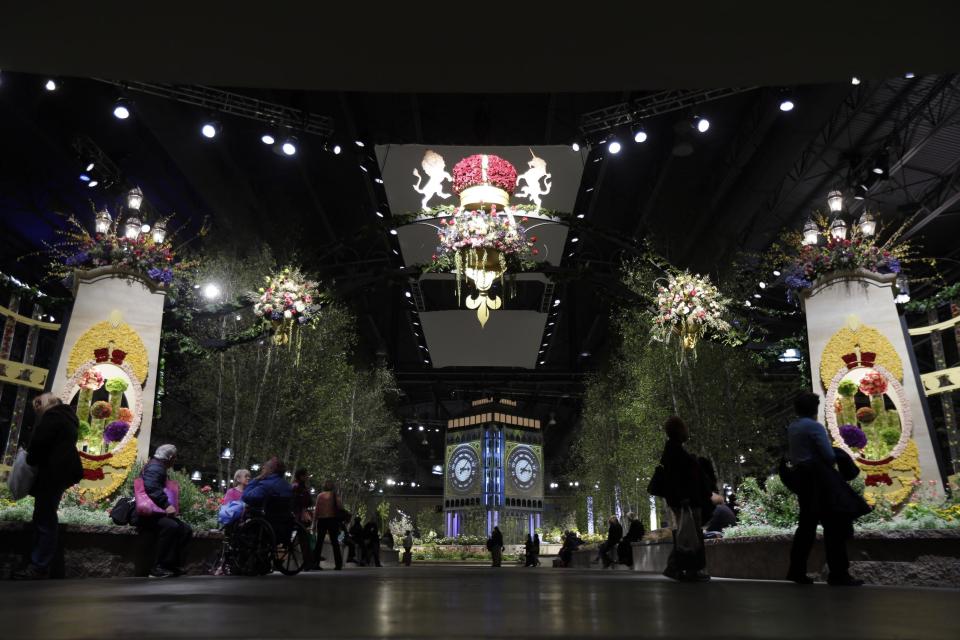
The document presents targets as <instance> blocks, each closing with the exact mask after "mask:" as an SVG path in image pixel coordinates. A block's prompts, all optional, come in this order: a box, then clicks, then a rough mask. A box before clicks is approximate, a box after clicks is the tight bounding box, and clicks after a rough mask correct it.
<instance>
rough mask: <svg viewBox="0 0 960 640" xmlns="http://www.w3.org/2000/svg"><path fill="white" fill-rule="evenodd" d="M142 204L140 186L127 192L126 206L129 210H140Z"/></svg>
mask: <svg viewBox="0 0 960 640" xmlns="http://www.w3.org/2000/svg"><path fill="white" fill-rule="evenodd" d="M142 204H143V191H141V190H140V187H134V188H133V189H130V191H129V192H127V208H128V209H130V210H131V211H140V205H142Z"/></svg>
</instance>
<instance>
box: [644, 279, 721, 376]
mask: <svg viewBox="0 0 960 640" xmlns="http://www.w3.org/2000/svg"><path fill="white" fill-rule="evenodd" d="M655 305H656V311H655V313H654V316H653V325H652V327H651V329H650V336H651V338H653V339H654V340H657V341H659V342H663V343H665V344H669V343H670V342H671V341H673V340H676V342H677V359H678V361H679V362H683V360H684V359H685V357H686V353H687V352H690V353H691V354H692V355H693V356H694V357H696V348H697V343H698V342H699V341H700V340H701V339H703V338H704V337H706V336H710V337H714V338H716V339H719V340H721V341H723V342H725V343H729V344H736V343H737V342H739V340H738V338H737V337H736V336H735V334H734V332H733V331H732V329H733V328H732V327H731V325H730V323H729V322H727V321H726V320H725V319H724V316H725V315H727V314H728V313H729V305H730V299H729V298H726V297H724V296H723V295H722V294H721V293H720V290H719V289H718V288H717V287H716V286H715V285H714V284H713V283H711V282H710V277H709V276H701V275H699V274H692V273H690V272H689V271H683V272H680V273H676V274H670V275H668V276H667V278H666V280H665V281H663V280H661V281H658V282H657V283H656V298H655Z"/></svg>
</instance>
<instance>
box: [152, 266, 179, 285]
mask: <svg viewBox="0 0 960 640" xmlns="http://www.w3.org/2000/svg"><path fill="white" fill-rule="evenodd" d="M147 275H148V276H150V279H151V280H156V281H157V282H162V283H163V284H170V282H171V281H172V280H173V271H171V270H170V269H158V268H157V267H154V268H152V269H148V270H147Z"/></svg>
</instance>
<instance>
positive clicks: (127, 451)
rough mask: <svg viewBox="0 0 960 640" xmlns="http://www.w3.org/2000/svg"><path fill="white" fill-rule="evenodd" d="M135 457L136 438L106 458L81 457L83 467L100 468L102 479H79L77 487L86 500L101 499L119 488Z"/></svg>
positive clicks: (128, 473)
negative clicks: (91, 458) (90, 458)
mask: <svg viewBox="0 0 960 640" xmlns="http://www.w3.org/2000/svg"><path fill="white" fill-rule="evenodd" d="M136 459H137V439H136V438H131V439H130V440H129V441H128V442H127V443H126V444H125V445H124V446H123V447H122V448H120V449H118V450H116V451H114V452H113V456H111V457H110V458H107V459H106V460H88V459H86V458H81V460H82V461H83V468H84V469H90V470H93V469H102V470H103V479H102V480H81V481H80V484H79V485H78V488H79V490H80V492H81V493H82V494H83V496H84V497H85V498H87V499H88V500H103V499H104V498H106V497H108V496H110V494H112V493H113V492H114V491H116V490H117V489H119V488H120V485H122V484H123V483H124V481H125V480H126V479H127V476H128V475H130V470H131V469H132V468H133V463H134V461H135V460H136Z"/></svg>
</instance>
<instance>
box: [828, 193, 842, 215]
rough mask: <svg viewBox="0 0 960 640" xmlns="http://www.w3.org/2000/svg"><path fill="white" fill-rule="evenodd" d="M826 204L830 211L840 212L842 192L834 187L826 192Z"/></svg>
mask: <svg viewBox="0 0 960 640" xmlns="http://www.w3.org/2000/svg"><path fill="white" fill-rule="evenodd" d="M827 206H828V207H830V213H840V212H841V211H843V193H841V192H840V191H837V190H836V189H834V190H833V191H831V192H830V193H828V194H827Z"/></svg>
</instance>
